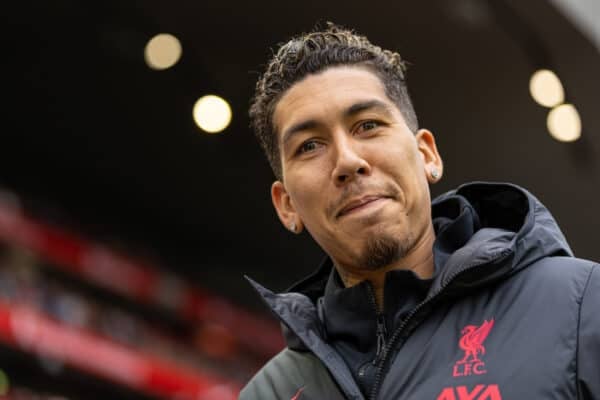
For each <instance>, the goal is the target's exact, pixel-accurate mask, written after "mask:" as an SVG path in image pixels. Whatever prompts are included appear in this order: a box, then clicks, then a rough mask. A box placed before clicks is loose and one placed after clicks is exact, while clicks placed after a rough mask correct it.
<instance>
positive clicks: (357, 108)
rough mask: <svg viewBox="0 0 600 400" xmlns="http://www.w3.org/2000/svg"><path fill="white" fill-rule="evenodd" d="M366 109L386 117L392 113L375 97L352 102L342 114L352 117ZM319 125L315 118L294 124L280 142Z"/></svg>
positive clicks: (389, 108)
mask: <svg viewBox="0 0 600 400" xmlns="http://www.w3.org/2000/svg"><path fill="white" fill-rule="evenodd" d="M368 110H373V111H379V112H381V113H383V114H385V116H387V117H391V116H392V115H393V112H392V109H391V107H390V106H389V105H387V104H386V103H384V102H382V101H381V100H376V99H374V100H366V101H360V102H358V103H354V104H352V105H351V106H350V107H348V108H347V109H346V110H344V112H343V113H342V115H343V116H344V118H349V117H353V116H355V115H356V114H359V113H361V112H363V111H368ZM319 125H321V123H320V122H319V121H317V120H315V119H309V120H306V121H302V122H299V123H297V124H294V125H292V126H291V127H289V128H288V129H286V130H285V131H284V132H283V139H282V143H283V144H284V145H285V144H286V143H287V142H288V141H289V140H290V139H291V138H292V137H293V136H294V135H296V134H297V133H299V132H302V131H307V130H311V129H315V128H316V127H318V126H319Z"/></svg>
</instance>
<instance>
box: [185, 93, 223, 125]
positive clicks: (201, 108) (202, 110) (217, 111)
mask: <svg viewBox="0 0 600 400" xmlns="http://www.w3.org/2000/svg"><path fill="white" fill-rule="evenodd" d="M193 116H194V121H195V122H196V124H197V125H198V126H199V127H200V129H202V130H203V131H205V132H208V133H218V132H221V131H223V130H224V129H225V128H227V126H229V123H230V122H231V107H230V106H229V103H227V101H225V100H224V99H223V98H221V97H219V96H214V95H207V96H203V97H201V98H200V99H198V101H196V104H194V109H193Z"/></svg>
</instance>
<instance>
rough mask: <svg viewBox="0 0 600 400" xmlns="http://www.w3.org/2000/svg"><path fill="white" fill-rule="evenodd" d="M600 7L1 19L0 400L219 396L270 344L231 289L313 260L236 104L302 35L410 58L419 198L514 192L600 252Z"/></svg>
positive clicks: (62, 3)
mask: <svg viewBox="0 0 600 400" xmlns="http://www.w3.org/2000/svg"><path fill="white" fill-rule="evenodd" d="M598 4H599V3H597V2H596V1H595V0H581V1H574V0H573V1H569V0H553V1H542V0H531V1H527V2H520V1H517V0H489V1H483V0H436V1H432V2H416V1H410V2H408V1H405V2H389V1H379V0H375V1H370V2H367V3H364V2H355V1H341V0H330V1H322V2H303V3H301V2H285V1H272V0H258V1H252V2H242V1H231V0H222V1H178V2H159V1H155V0H146V1H139V0H138V1H135V0H130V1H116V0H106V1H102V2H100V1H93V2H79V1H73V0H58V1H52V2H43V1H22V2H11V3H10V4H8V5H4V6H3V10H4V12H3V18H2V20H3V24H2V28H3V29H2V30H3V34H2V49H3V57H2V72H3V73H2V79H3V85H2V87H3V91H2V94H3V97H4V99H5V101H4V102H3V104H4V106H3V108H4V110H5V111H4V113H3V115H4V118H3V121H4V124H3V125H4V126H3V127H2V130H1V131H2V133H1V136H0V398H3V399H10V400H16V399H18V400H29V399H69V400H73V399H86V400H89V399H132V400H133V399H178V400H184V399H195V400H199V399H204V400H215V399H225V400H226V399H234V398H236V397H237V392H238V391H239V388H240V387H242V386H243V384H244V382H246V381H247V380H248V379H249V378H250V377H251V376H252V374H253V373H254V372H255V371H256V370H257V369H258V368H259V367H260V366H261V365H262V364H263V363H264V362H265V360H267V359H268V358H269V357H270V356H272V355H273V354H275V353H276V352H277V351H278V350H279V349H281V348H282V346H283V341H282V339H281V337H280V334H279V331H278V324H277V322H276V321H274V320H272V319H271V318H270V316H269V315H267V314H266V312H265V310H264V309H263V308H262V307H261V305H260V304H259V301H258V299H257V298H256V296H254V294H253V293H252V291H251V290H250V288H249V286H248V285H247V284H246V282H245V280H244V279H243V275H244V274H247V275H249V276H251V277H252V278H254V279H256V280H258V281H259V282H261V283H263V284H264V285H266V286H268V287H270V288H272V289H274V290H282V289H284V288H286V287H287V286H289V285H291V284H292V283H293V282H294V281H295V280H297V279H299V278H300V277H302V276H303V275H305V274H307V273H308V272H310V271H311V270H312V269H314V268H315V267H316V266H317V264H318V263H319V261H320V260H321V258H322V257H323V254H322V252H321V251H320V250H319V249H318V248H317V246H316V245H315V244H314V243H313V242H312V241H311V239H310V237H309V236H308V235H307V234H303V235H302V236H300V237H296V236H293V235H290V234H288V233H287V232H286V231H285V229H284V228H283V227H281V226H280V224H279V222H278V220H277V219H276V216H275V213H274V211H273V210H272V207H271V203H270V197H269V187H270V184H271V181H272V174H271V172H270V170H269V167H268V164H267V162H266V160H265V159H264V157H263V155H262V154H261V152H260V149H259V147H258V145H257V144H256V143H255V141H254V138H253V134H252V133H251V132H250V130H249V128H248V118H247V108H248V103H249V98H250V96H251V95H252V92H253V85H254V82H255V81H256V78H257V77H258V74H259V72H260V71H262V68H263V66H264V64H265V62H266V60H267V59H268V57H269V56H270V55H271V51H272V50H271V49H273V48H274V47H275V46H276V45H277V43H279V42H282V41H285V40H287V39H288V38H289V37H290V36H291V35H293V34H297V33H299V32H303V31H308V30H310V29H311V28H312V27H313V26H314V24H315V23H317V22H321V23H323V22H325V21H333V22H336V23H338V24H342V25H345V26H348V27H351V28H353V29H355V30H357V31H358V32H360V33H363V34H366V35H367V36H368V37H369V38H370V39H371V40H372V41H373V42H375V43H377V44H379V45H382V46H384V47H388V48H393V49H397V50H398V51H399V52H400V54H401V55H402V56H403V58H405V59H406V60H407V61H408V62H409V63H410V69H409V73H408V81H409V88H410V90H411V94H412V96H413V99H414V103H415V106H416V109H417V113H418V115H419V117H420V125H421V126H422V127H427V128H429V129H431V130H432V131H433V132H434V133H435V134H436V136H437V139H438V146H439V149H440V151H441V153H442V156H443V157H444V161H445V167H446V170H445V177H444V179H443V181H442V183H440V184H439V185H436V187H434V188H433V192H434V195H435V194H440V193H442V192H444V191H446V190H448V189H451V188H453V187H455V186H456V185H458V184H460V183H462V182H465V181H470V180H496V181H511V182H514V183H517V184H520V185H523V186H525V187H526V188H528V189H530V190H531V191H532V192H533V193H534V194H535V195H537V196H538V197H539V198H540V199H541V200H542V202H544V203H545V204H546V205H547V206H548V208H549V209H550V210H551V211H552V212H553V213H554V215H555V217H556V219H557V220H558V222H559V224H560V225H561V226H562V228H563V230H564V232H565V234H566V236H567V238H568V239H569V242H570V243H571V245H572V247H573V249H574V250H575V253H576V255H578V256H580V257H583V258H590V259H596V260H598V259H600V246H598V239H597V232H598V231H599V230H600V217H599V214H598V212H597V204H598V199H599V198H600V168H599V166H598V155H600V113H599V111H600V110H599V104H600V100H599V96H598V93H600V78H599V77H598V72H599V71H600V52H599V50H600V29H599V28H598V25H597V23H595V21H597V20H598V18H599V17H600V6H599V5H598ZM161 34H162V36H157V35H161ZM165 34H166V35H165ZM153 39H154V40H153ZM165 46H166V47H165ZM540 70H542V71H544V72H542V74H541V75H540V74H539V73H538V74H537V75H536V71H540ZM549 71H551V72H549ZM534 77H535V78H534ZM536 79H537V80H536ZM207 95H214V96H219V98H221V99H223V100H224V101H225V103H226V104H227V105H228V106H225V108H224V111H223V112H222V113H220V111H219V109H218V106H219V104H220V105H221V106H222V104H223V102H221V103H217V104H216V106H215V107H217V108H216V109H209V110H208V111H203V110H202V109H201V107H200V105H198V103H197V101H198V100H199V99H200V98H202V97H203V96H207ZM209 99H210V98H209ZM213 99H214V98H213ZM203 104H204V105H206V103H203ZM228 107H229V108H228ZM228 110H229V111H230V112H231V120H230V122H228V119H227V112H228ZM573 111H575V113H573ZM219 115H221V116H222V117H223V120H217V121H214V120H210V118H214V117H215V116H217V117H218V116H219ZM207 118H208V119H207ZM220 123H221V127H219V126H218V125H219V124H220ZM211 124H212V125H211ZM208 131H217V132H213V133H209V132H208Z"/></svg>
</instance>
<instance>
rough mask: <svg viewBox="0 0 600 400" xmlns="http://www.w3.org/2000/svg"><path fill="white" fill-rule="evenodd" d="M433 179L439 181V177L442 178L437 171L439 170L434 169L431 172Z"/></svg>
mask: <svg viewBox="0 0 600 400" xmlns="http://www.w3.org/2000/svg"><path fill="white" fill-rule="evenodd" d="M431 177H432V178H433V179H437V178H439V177H440V173H439V172H438V170H437V169H435V168H433V169H432V170H431Z"/></svg>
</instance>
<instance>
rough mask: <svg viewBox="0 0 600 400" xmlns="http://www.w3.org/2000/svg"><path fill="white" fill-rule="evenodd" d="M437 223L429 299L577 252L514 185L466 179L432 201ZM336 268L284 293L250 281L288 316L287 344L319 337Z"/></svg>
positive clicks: (328, 266)
mask: <svg viewBox="0 0 600 400" xmlns="http://www.w3.org/2000/svg"><path fill="white" fill-rule="evenodd" d="M432 221H433V225H434V229H435V232H436V240H435V244H434V248H433V251H434V259H435V275H434V278H433V283H432V286H431V289H430V291H429V294H428V297H431V296H434V295H435V294H436V293H437V292H439V291H441V290H447V291H450V292H455V293H456V294H457V295H460V294H463V293H465V292H466V291H468V290H469V289H471V288H475V287H480V286H481V285H486V284H490V283H492V282H494V281H497V280H499V279H504V278H506V277H508V276H510V275H512V274H514V273H517V272H518V271H520V270H522V269H524V268H526V267H527V266H529V265H531V264H532V263H534V262H536V261H537V260H539V259H541V258H543V257H547V256H558V255H561V256H573V253H572V251H571V249H570V247H569V245H568V244H567V241H566V239H565V237H564V235H563V234H562V232H561V231H560V228H559V227H558V225H557V223H556V221H555V220H554V218H553V217H552V215H551V214H550V212H549V211H548V210H547V209H546V207H544V205H543V204H542V203H541V202H540V201H539V200H538V199H537V198H535V197H534V196H533V195H532V194H531V193H529V192H528V191H527V190H525V189H523V188H521V187H519V186H517V185H513V184H508V183H487V182H474V183H468V184H464V185H462V186H460V187H459V188H457V189H456V190H452V191H449V192H447V193H445V194H443V195H441V196H439V197H437V198H436V199H434V200H433V202H432ZM474 267H477V268H474ZM479 267H481V268H479ZM332 268H333V263H332V261H331V260H330V259H329V258H326V259H325V261H324V262H323V263H322V264H321V266H320V267H319V269H317V271H316V272H315V273H313V274H312V275H310V276H308V277H307V278H305V279H304V280H302V281H301V282H299V283H297V284H295V285H294V286H292V287H291V288H290V289H288V290H287V291H286V292H285V293H281V294H275V293H273V292H271V291H269V290H268V289H266V288H264V287H262V286H260V285H258V284H257V283H256V282H254V281H252V280H250V279H249V280H250V282H251V283H252V285H253V286H254V287H255V289H256V290H257V291H258V292H259V294H260V295H261V297H262V298H263V299H264V300H265V302H266V303H267V305H268V306H269V308H270V309H271V310H272V311H273V312H274V313H275V314H276V315H277V316H278V317H279V319H280V320H281V321H283V323H284V333H285V335H286V340H287V341H288V346H289V347H291V348H297V349H302V348H305V347H308V348H311V347H312V345H314V343H313V344H312V345H311V344H309V343H306V341H307V340H310V339H307V338H310V337H312V338H314V337H315V336H314V335H316V336H317V337H320V336H321V333H322V332H321V328H320V325H321V324H320V321H319V307H318V301H319V298H321V296H322V295H323V292H324V289H325V285H326V282H327V279H328V277H329V275H330V273H331V270H332ZM290 330H291V331H293V334H292V332H290Z"/></svg>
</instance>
